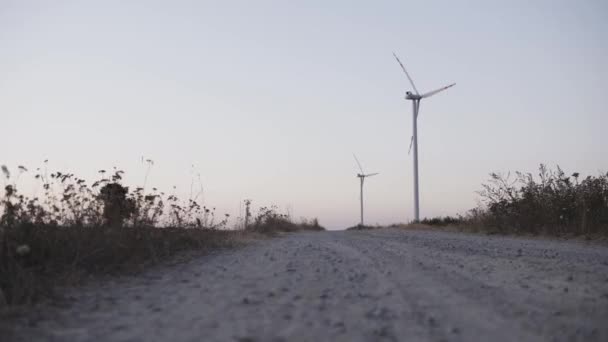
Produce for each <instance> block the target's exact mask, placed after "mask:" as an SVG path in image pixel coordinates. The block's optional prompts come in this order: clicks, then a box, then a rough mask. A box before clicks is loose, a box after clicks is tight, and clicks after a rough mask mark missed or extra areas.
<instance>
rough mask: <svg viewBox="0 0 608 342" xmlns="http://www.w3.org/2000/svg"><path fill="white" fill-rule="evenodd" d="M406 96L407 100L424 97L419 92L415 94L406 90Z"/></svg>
mask: <svg viewBox="0 0 608 342" xmlns="http://www.w3.org/2000/svg"><path fill="white" fill-rule="evenodd" d="M405 98H406V99H407V100H420V99H421V98H422V97H421V96H420V95H418V94H414V93H412V92H411V91H406V92H405Z"/></svg>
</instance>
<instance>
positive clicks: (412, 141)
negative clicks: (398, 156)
mask: <svg viewBox="0 0 608 342" xmlns="http://www.w3.org/2000/svg"><path fill="white" fill-rule="evenodd" d="M413 144H414V136H413V135H412V138H411V139H410V148H409V149H408V150H407V154H408V155H409V154H410V153H411V152H412V145H413Z"/></svg>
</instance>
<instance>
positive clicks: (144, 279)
mask: <svg viewBox="0 0 608 342" xmlns="http://www.w3.org/2000/svg"><path fill="white" fill-rule="evenodd" d="M67 296H68V298H70V303H69V305H64V306H59V307H58V306H57V305H54V306H51V305H48V304H46V305H42V306H40V307H39V308H37V309H36V310H35V311H34V313H30V314H28V315H27V316H25V317H19V316H18V317H17V318H12V319H11V321H10V322H9V323H10V327H12V328H14V331H13V333H12V334H8V335H6V334H7V333H6V332H5V335H4V337H5V338H6V337H9V340H15V341H172V342H179V341H241V342H245V341H608V247H606V246H600V245H594V244H585V243H582V242H572V241H571V242H564V241H555V240H544V239H524V238H510V237H489V236H483V235H470V234H462V233H447V232H437V231H404V230H401V231H398V230H388V229H387V230H376V231H356V232H350V231H349V232H321V233H297V234H289V235H285V236H283V237H280V238H276V239H270V240H264V241H256V242H254V243H252V244H250V245H248V246H246V247H243V248H239V249H235V250H230V251H222V252H217V253H215V254H212V255H208V256H205V257H200V258H195V259H191V260H188V261H184V262H181V263H178V264H176V265H171V266H169V265H165V266H161V267H156V268H154V269H151V270H149V271H147V272H146V273H144V274H141V275H138V276H131V277H121V278H117V279H113V280H106V281H103V282H99V283H97V284H91V285H88V286H86V287H84V288H79V289H73V290H70V291H69V292H68V294H67ZM6 323H7V322H6V321H5V329H6ZM3 341H6V340H4V339H3Z"/></svg>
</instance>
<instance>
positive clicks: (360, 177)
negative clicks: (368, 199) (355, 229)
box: [353, 154, 378, 226]
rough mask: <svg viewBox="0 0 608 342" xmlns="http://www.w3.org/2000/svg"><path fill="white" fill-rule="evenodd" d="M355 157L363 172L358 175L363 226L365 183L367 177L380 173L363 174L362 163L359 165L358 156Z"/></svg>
mask: <svg viewBox="0 0 608 342" xmlns="http://www.w3.org/2000/svg"><path fill="white" fill-rule="evenodd" d="M353 157H355V161H356V162H357V165H359V170H361V173H357V177H359V180H360V181H361V192H360V197H361V223H360V225H361V226H363V183H364V182H365V177H371V176H375V175H377V174H378V173H377V172H376V173H369V174H365V172H363V167H361V163H359V159H357V156H356V155H355V154H353Z"/></svg>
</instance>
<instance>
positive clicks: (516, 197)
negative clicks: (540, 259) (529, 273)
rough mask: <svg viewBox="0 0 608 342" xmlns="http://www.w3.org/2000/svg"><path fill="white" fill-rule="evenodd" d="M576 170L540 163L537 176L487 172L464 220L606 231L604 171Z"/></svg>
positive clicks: (541, 229) (531, 228)
mask: <svg viewBox="0 0 608 342" xmlns="http://www.w3.org/2000/svg"><path fill="white" fill-rule="evenodd" d="M579 176H580V175H579V174H578V173H573V174H572V175H571V176H566V175H565V173H564V172H563V171H562V169H561V168H559V166H558V167H557V168H556V170H549V169H547V167H546V166H545V165H542V164H541V165H540V168H539V173H538V179H535V178H534V177H533V176H532V174H530V173H521V172H517V173H515V177H511V174H507V175H506V176H505V175H501V174H497V173H492V174H491V175H490V177H491V178H490V180H489V182H488V183H486V184H483V185H482V187H483V189H482V191H480V192H479V194H480V195H481V197H482V206H481V207H480V208H477V209H475V210H473V211H471V212H469V214H468V216H467V220H468V221H471V222H475V223H477V224H482V225H485V226H488V228H491V229H495V230H498V231H499V232H516V233H533V234H537V233H543V234H577V235H580V234H601V235H608V174H603V175H599V176H597V177H594V176H588V177H586V178H584V179H582V180H581V179H579Z"/></svg>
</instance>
